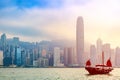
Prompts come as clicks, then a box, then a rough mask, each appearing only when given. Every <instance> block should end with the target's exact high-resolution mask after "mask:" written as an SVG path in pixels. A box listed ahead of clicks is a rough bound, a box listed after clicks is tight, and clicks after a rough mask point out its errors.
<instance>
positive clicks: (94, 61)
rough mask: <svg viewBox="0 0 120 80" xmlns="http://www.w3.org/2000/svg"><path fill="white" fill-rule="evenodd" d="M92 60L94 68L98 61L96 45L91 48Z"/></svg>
mask: <svg viewBox="0 0 120 80" xmlns="http://www.w3.org/2000/svg"><path fill="white" fill-rule="evenodd" d="M90 60H91V63H92V66H95V65H96V60H97V58H96V47H95V45H91V46H90Z"/></svg>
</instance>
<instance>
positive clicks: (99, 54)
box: [96, 39, 102, 64]
mask: <svg viewBox="0 0 120 80" xmlns="http://www.w3.org/2000/svg"><path fill="white" fill-rule="evenodd" d="M96 45H97V51H96V52H97V64H101V63H102V40H101V39H98V40H97V43H96Z"/></svg>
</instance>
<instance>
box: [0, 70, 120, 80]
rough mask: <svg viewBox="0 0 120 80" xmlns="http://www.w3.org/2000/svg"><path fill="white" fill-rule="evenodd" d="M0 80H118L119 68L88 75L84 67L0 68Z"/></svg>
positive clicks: (119, 76)
mask: <svg viewBox="0 0 120 80" xmlns="http://www.w3.org/2000/svg"><path fill="white" fill-rule="evenodd" d="M0 80H120V69H118V68H117V69H114V70H113V71H112V72H111V73H110V74H103V75H90V74H88V72H87V71H86V70H85V69H84V68H0Z"/></svg>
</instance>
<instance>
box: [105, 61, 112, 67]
mask: <svg viewBox="0 0 120 80" xmlns="http://www.w3.org/2000/svg"><path fill="white" fill-rule="evenodd" d="M106 65H107V66H109V67H112V63H111V61H110V59H108V61H107V64H106Z"/></svg>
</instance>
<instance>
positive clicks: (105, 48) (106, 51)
mask: <svg viewBox="0 0 120 80" xmlns="http://www.w3.org/2000/svg"><path fill="white" fill-rule="evenodd" d="M102 51H103V52H104V62H107V60H108V59H109V58H110V57H111V55H110V51H111V48H110V44H108V43H107V44H104V45H103V47H102Z"/></svg>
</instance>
